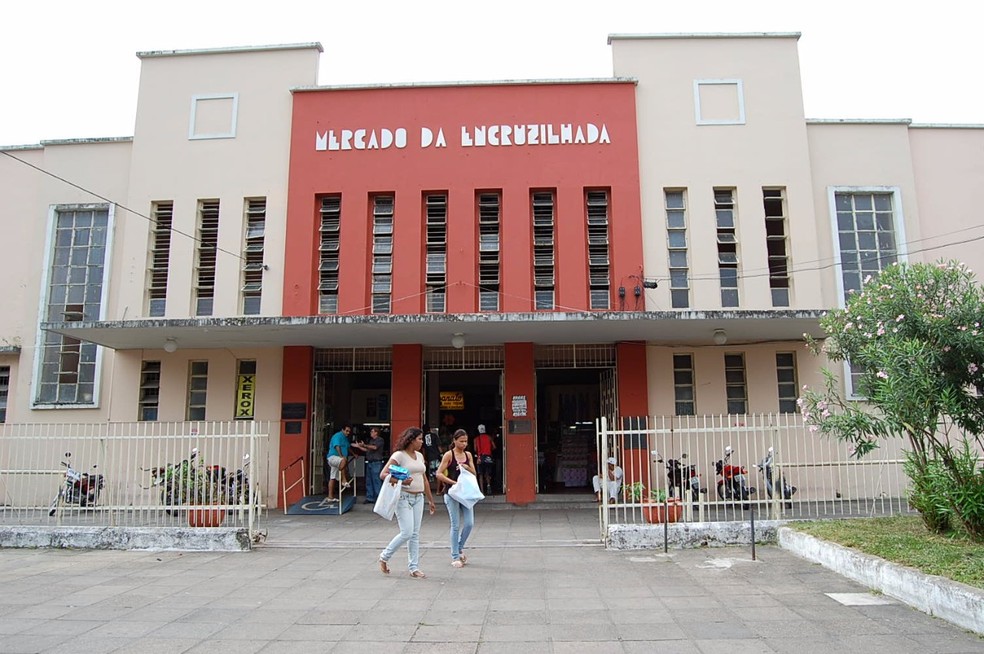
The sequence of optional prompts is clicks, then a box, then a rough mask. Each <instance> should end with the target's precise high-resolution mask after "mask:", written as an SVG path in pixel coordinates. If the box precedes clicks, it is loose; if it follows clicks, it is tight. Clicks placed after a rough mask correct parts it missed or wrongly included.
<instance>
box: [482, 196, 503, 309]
mask: <svg viewBox="0 0 984 654" xmlns="http://www.w3.org/2000/svg"><path fill="white" fill-rule="evenodd" d="M477 203H478V310H479V311H498V310H499V292H500V291H501V287H500V286H499V284H500V283H501V277H500V265H501V264H500V259H499V248H500V243H501V213H502V192H501V191H485V192H480V193H478V198H477Z"/></svg>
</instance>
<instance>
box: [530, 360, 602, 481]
mask: <svg viewBox="0 0 984 654" xmlns="http://www.w3.org/2000/svg"><path fill="white" fill-rule="evenodd" d="M613 387H614V375H613V374H612V370H611V369H609V368H548V369H544V368H541V369H538V370H537V371H536V415H537V490H538V492H540V493H593V492H594V491H593V490H592V487H591V478H592V477H593V476H594V475H596V474H597V473H598V455H597V448H596V442H597V433H596V420H597V419H598V418H600V417H601V416H602V415H607V414H609V413H611V412H612V410H611V407H610V406H609V404H610V402H611V398H610V395H611V394H612V388H613Z"/></svg>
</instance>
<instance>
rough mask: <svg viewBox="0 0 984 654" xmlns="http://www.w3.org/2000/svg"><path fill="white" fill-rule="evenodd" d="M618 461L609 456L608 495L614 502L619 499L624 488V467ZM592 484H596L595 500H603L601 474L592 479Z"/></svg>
mask: <svg viewBox="0 0 984 654" xmlns="http://www.w3.org/2000/svg"><path fill="white" fill-rule="evenodd" d="M617 463H618V461H617V460H616V459H615V457H613V456H612V457H609V458H608V474H607V475H606V477H607V479H606V484H605V486H606V487H607V488H608V497H609V499H610V500H611V501H612V502H617V501H618V492H619V491H620V490H621V489H622V469H621V468H620V467H618V465H617ZM591 485H592V486H594V492H595V501H597V502H600V501H601V476H600V475H595V476H594V477H593V478H592V479H591Z"/></svg>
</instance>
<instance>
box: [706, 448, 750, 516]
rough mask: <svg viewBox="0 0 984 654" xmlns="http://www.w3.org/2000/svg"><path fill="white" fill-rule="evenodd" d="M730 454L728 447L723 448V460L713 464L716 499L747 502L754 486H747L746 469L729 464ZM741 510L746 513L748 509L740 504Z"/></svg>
mask: <svg viewBox="0 0 984 654" xmlns="http://www.w3.org/2000/svg"><path fill="white" fill-rule="evenodd" d="M732 453H734V450H733V449H731V446H730V445H729V446H727V447H726V448H724V458H723V459H719V460H718V461H717V462H716V463H715V464H714V468H715V470H717V474H718V483H717V491H718V497H720V498H721V499H722V500H731V501H742V502H747V501H748V499H749V497H750V496H752V495H754V494H755V493H756V490H755V487H754V486H749V485H748V469H747V468H745V466H736V465H732V464H731V455H732ZM741 508H742V509H744V510H746V511H747V510H748V509H749V508H750V507H749V505H748V504H742V506H741Z"/></svg>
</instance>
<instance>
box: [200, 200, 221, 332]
mask: <svg viewBox="0 0 984 654" xmlns="http://www.w3.org/2000/svg"><path fill="white" fill-rule="evenodd" d="M195 239H196V241H197V243H198V248H197V252H196V261H195V315H196V316H211V315H212V310H213V302H214V299H215V256H216V253H217V251H218V247H219V201H218V200H199V201H198V226H197V229H196V231H195Z"/></svg>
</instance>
